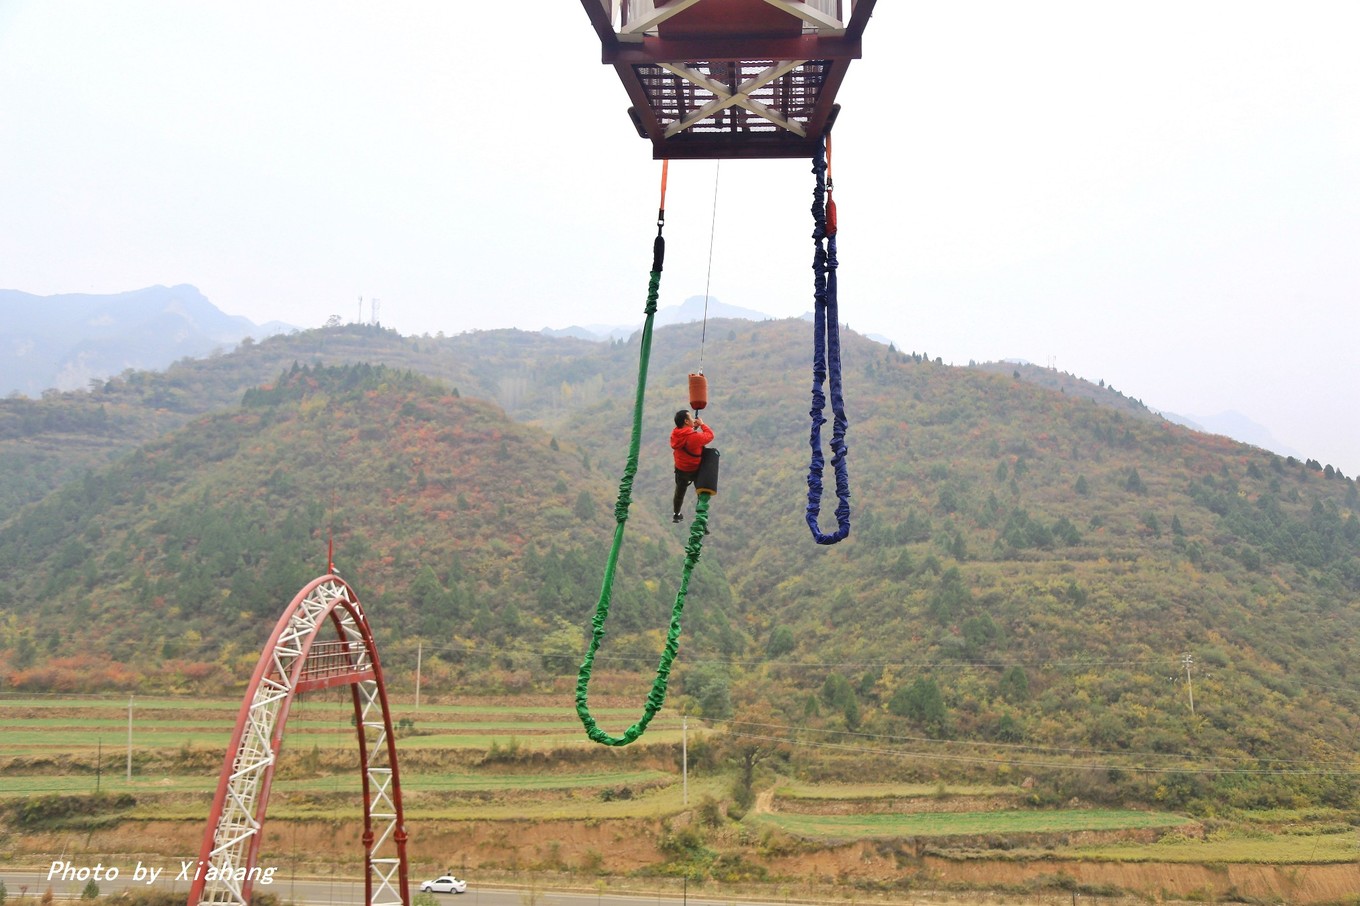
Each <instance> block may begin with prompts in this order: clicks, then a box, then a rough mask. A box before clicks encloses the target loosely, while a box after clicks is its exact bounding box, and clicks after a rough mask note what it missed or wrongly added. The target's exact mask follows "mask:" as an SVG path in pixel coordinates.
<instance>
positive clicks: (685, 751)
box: [680, 716, 689, 805]
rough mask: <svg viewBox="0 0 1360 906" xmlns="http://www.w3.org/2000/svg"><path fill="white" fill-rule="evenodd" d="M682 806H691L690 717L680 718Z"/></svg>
mask: <svg viewBox="0 0 1360 906" xmlns="http://www.w3.org/2000/svg"><path fill="white" fill-rule="evenodd" d="M680 776H681V778H682V779H681V783H680V789H681V790H682V793H681V804H682V805H689V717H688V716H685V717H681V718H680Z"/></svg>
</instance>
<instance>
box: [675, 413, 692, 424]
mask: <svg viewBox="0 0 1360 906" xmlns="http://www.w3.org/2000/svg"><path fill="white" fill-rule="evenodd" d="M688 423H689V410H688V409H680V410H677V411H676V413H675V427H677V428H683V427H685V425H687V424H688Z"/></svg>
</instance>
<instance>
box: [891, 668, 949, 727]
mask: <svg viewBox="0 0 1360 906" xmlns="http://www.w3.org/2000/svg"><path fill="white" fill-rule="evenodd" d="M888 710H889V711H890V712H891V713H893V714H896V715H897V716H898V717H905V718H907V719H908V720H910V721H912V722H913V723H915V724H917V725H919V726H921V727H924V728H925V730H926V732H928V733H929V734H930V735H931V736H935V737H940V736H943V735H944V724H945V718H946V716H947V713H946V711H945V706H944V695H942V694H941V693H940V687H939V684H937V683H936V682H935V680H933V679H927V678H925V677H922V676H918V677H917V678H916V679H915V680H913V681H912V683H911V685H909V686H899V687H898V688H897V691H896V692H894V693H893V696H892V698H891V699H889V700H888Z"/></svg>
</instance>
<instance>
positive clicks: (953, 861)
mask: <svg viewBox="0 0 1360 906" xmlns="http://www.w3.org/2000/svg"><path fill="white" fill-rule="evenodd" d="M239 708H240V703H239V701H231V700H227V699H221V700H203V699H198V698H191V697H184V698H177V697H166V696H160V697H147V698H145V699H142V698H136V697H134V698H133V699H132V702H131V713H132V723H131V726H132V730H131V755H132V759H131V761H132V771H131V776H130V777H129V776H128V771H127V765H128V751H129V746H128V740H129V735H128V734H129V729H128V728H129V721H128V715H129V701H128V699H127V698H119V697H105V698H100V697H76V696H71V697H59V696H26V697H16V696H9V697H0V734H3V737H4V740H5V746H4V749H3V751H0V821H3V820H5V819H3V817H2V816H3V815H4V814H6V810H8V813H9V814H10V815H14V814H17V812H16V811H14V810H15V809H17V808H19V807H20V806H21V805H23V804H25V803H29V802H32V801H34V800H35V799H39V800H40V799H41V798H42V797H54V798H58V799H70V800H82V801H85V800H90V797H91V794H93V793H95V792H96V791H97V792H98V793H100V794H103V795H105V797H106V798H105V800H101V801H105V802H107V803H111V804H106V805H104V806H101V808H105V812H104V813H102V814H100V815H98V816H96V819H95V820H94V823H92V824H90V825H88V827H89V828H93V829H94V830H93V831H90V832H87V837H88V841H89V842H88V845H89V846H91V847H99V846H105V847H111V846H118V845H121V844H119V843H117V842H107V841H117V840H120V839H125V838H126V833H125V831H118V830H116V828H117V827H118V825H119V823H120V822H121V823H124V824H126V823H127V822H133V824H134V826H139V827H140V828H142V831H141V832H139V833H140V834H141V835H144V837H145V839H146V840H151V839H162V840H163V841H165V842H163V843H161V844H159V845H160V846H161V848H162V851H163V852H164V853H165V855H166V856H167V857H168V856H170V855H172V854H178V853H183V852H185V851H188V849H187V848H189V847H192V846H193V845H194V844H193V843H192V841H193V840H194V839H195V838H196V836H197V835H199V834H201V822H202V820H203V818H204V817H205V812H206V803H207V801H208V800H209V799H210V797H211V795H212V792H213V790H214V789H215V787H216V783H217V775H218V771H219V770H220V767H221V763H222V758H223V755H224V753H225V749H226V747H227V745H228V744H229V741H230V737H231V734H232V730H233V727H234V722H235V719H236V714H237V712H238V710H239ZM593 710H594V712H595V714H596V716H597V717H598V718H599V719H600V721H601V723H602V725H606V726H611V727H618V728H621V727H623V726H626V725H627V724H628V723H630V722H631V721H632V720H634V719H636V716H637V713H636V707H635V706H633V705H630V706H628V707H616V706H614V705H613V704H612V703H609V704H604V705H597V706H595V707H594V708H593ZM350 714H351V709H350V707H349V702H348V700H347V699H345V698H341V697H340V696H338V695H335V694H334V693H331V694H329V695H328V697H326V698H324V699H319V700H310V701H308V700H300V701H298V702H296V703H294V706H293V708H292V710H291V712H290V715H289V720H288V723H287V728H286V729H287V732H286V737H285V747H284V754H283V757H282V758H281V759H280V762H279V768H278V771H277V774H276V779H275V782H274V786H273V795H272V796H271V802H270V805H269V817H270V819H271V821H274V822H278V823H275V824H272V825H271V839H272V840H274V841H275V842H276V844H277V842H278V841H280V840H282V839H284V835H285V834H286V835H287V838H288V839H289V840H291V841H293V842H292V844H291V845H293V846H295V847H298V848H299V849H295V850H294V852H293V853H292V854H290V858H292V859H295V860H300V861H303V862H307V861H311V862H313V863H314V864H315V865H319V866H323V867H324V866H330V867H329V869H328V870H330V871H335V870H336V868H335V866H336V865H337V864H340V863H336V862H335V861H334V860H335V858H336V855H335V853H334V852H333V850H334V847H335V839H336V838H335V835H336V833H337V829H338V828H343V827H347V826H348V825H349V824H351V823H352V822H354V821H355V819H356V818H357V816H358V813H359V810H358V807H357V804H356V803H357V799H358V796H359V795H360V779H359V776H358V772H357V770H355V766H354V758H353V750H354V746H355V743H354V735H353V734H354V731H353V728H352V727H351V726H350V723H349V721H350ZM393 720H394V722H395V723H396V724H397V727H398V729H397V740H398V751H399V753H400V757H401V783H402V790H403V798H404V805H405V812H406V815H407V820H408V824H410V825H411V826H412V827H413V828H416V829H418V834H417V836H418V838H419V839H420V840H421V841H422V844H421V846H420V847H417V849H416V850H415V851H414V852H413V857H414V858H417V859H427V860H428V859H437V858H443V857H442V856H436V855H435V854H437V853H447V854H450V855H448V856H447V858H452V857H453V856H452V854H455V853H456V854H458V858H459V860H460V862H459V864H466V865H468V866H470V867H474V868H476V869H478V870H480V871H482V872H483V873H484V874H485V875H487V876H490V875H491V874H492V873H494V872H501V873H502V874H507V873H508V876H513V875H514V874H515V873H516V872H520V871H523V870H524V869H525V867H526V866H529V867H534V866H537V867H536V868H534V870H546V869H549V868H551V869H553V870H556V871H568V873H572V872H575V871H579V870H581V869H580V868H579V867H578V868H572V866H585V868H586V869H587V873H588V874H599V873H602V872H603V873H615V874H618V873H623V874H627V873H629V872H637V871H646V872H651V871H656V870H658V869H662V868H663V867H664V866H665V865H667V864H671V863H673V862H674V861H675V860H676V859H677V858H684V859H693V858H695V855H694V853H697V852H702V851H708V848H709V847H711V848H712V851H713V852H715V853H717V852H724V851H727V852H731V853H736V852H738V851H742V848H743V847H747V846H749V845H750V842H749V841H753V840H760V841H763V842H762V844H761V846H762V847H763V848H764V849H765V850H767V851H768V852H770V853H771V854H772V855H770V856H769V862H770V867H769V870H770V871H776V870H777V871H779V872H790V871H802V870H803V868H801V867H800V866H804V865H805V866H807V870H808V871H815V872H821V873H823V874H825V873H827V872H830V873H832V874H837V873H844V872H847V871H859V870H860V869H859V868H855V867H853V866H865V867H866V868H865V870H866V871H867V870H869V868H871V867H872V866H874V865H877V864H878V863H880V862H881V863H882V865H879V867H877V868H874V869H873V870H874V871H877V872H878V873H879V874H880V875H882V876H883V877H884V878H887V877H891V876H893V875H894V873H895V872H896V873H897V874H898V875H900V873H901V871H902V870H904V869H902V868H901V866H902V865H908V866H910V865H916V866H917V868H915V869H912V870H913V871H924V872H926V873H927V875H928V876H930V877H938V878H956V879H957V880H955V881H951V882H950V883H958V884H963V885H965V886H967V885H970V884H971V885H979V886H982V887H985V886H987V883H988V882H985V881H980V880H970V878H972V875H971V874H969V872H975V871H976V870H977V869H978V866H979V865H990V866H992V867H993V869H994V871H993V873H992V875H990V876H989V877H997V878H1001V877H1008V876H1012V875H1013V876H1014V877H1015V878H1017V879H1020V880H1016V881H1014V882H1013V883H1016V884H1021V883H1023V884H1049V883H1052V878H1053V877H1055V876H1057V875H1061V874H1062V873H1063V872H1067V871H1075V870H1076V869H1075V868H1073V866H1084V867H1083V868H1082V869H1081V870H1082V871H1083V872H1088V873H1091V878H1092V880H1089V881H1085V882H1082V883H1083V884H1085V885H1087V886H1088V887H1090V889H1091V890H1100V889H1104V888H1110V889H1115V888H1120V889H1129V890H1133V889H1141V888H1140V886H1139V885H1142V884H1143V883H1144V881H1141V880H1137V878H1136V875H1137V870H1136V866H1140V865H1141V866H1146V868H1145V869H1144V871H1145V872H1146V873H1148V877H1155V876H1158V873H1159V872H1161V873H1164V872H1165V871H1167V870H1168V869H1167V866H1171V865H1184V866H1187V869H1186V870H1187V871H1189V870H1190V868H1189V867H1191V866H1195V867H1199V866H1206V865H1230V864H1239V865H1243V866H1249V865H1256V866H1262V868H1261V869H1260V870H1261V871H1263V872H1268V871H1284V870H1285V867H1288V866H1293V868H1292V869H1289V870H1291V871H1294V872H1296V873H1297V872H1304V873H1308V872H1310V871H1312V870H1313V868H1311V867H1315V868H1316V869H1317V870H1319V871H1321V870H1323V869H1324V868H1325V869H1326V871H1328V872H1332V873H1333V874H1334V873H1335V871H1338V870H1345V866H1346V865H1350V866H1352V867H1355V866H1356V863H1357V860H1358V857H1360V847H1358V846H1357V840H1356V837H1355V833H1354V829H1353V827H1352V826H1351V824H1350V823H1349V822H1348V818H1347V816H1345V815H1342V814H1339V813H1323V812H1312V813H1309V814H1306V815H1304V814H1297V815H1296V814H1290V813H1273V814H1265V813H1263V814H1261V815H1258V816H1255V817H1254V818H1253V817H1252V816H1239V818H1238V819H1236V820H1235V821H1233V822H1224V821H1219V822H1215V823H1214V824H1213V825H1212V826H1206V825H1203V824H1201V823H1199V822H1196V821H1194V820H1192V819H1190V818H1188V817H1187V816H1185V815H1180V814H1175V813H1171V812H1158V811H1145V810H1138V809H1122V808H1099V807H1092V806H1089V805H1077V804H1073V805H1072V806H1070V807H1066V808H1035V807H1033V804H1032V803H1031V802H1029V801H1028V800H1027V797H1026V795H1025V791H1024V790H1022V789H1021V788H1020V787H1019V786H1018V785H1004V784H982V783H979V784H963V783H950V784H945V783H939V782H936V783H906V782H891V781H886V780H885V781H882V782H811V781H809V780H806V779H796V778H788V777H785V778H777V779H776V780H775V782H774V783H773V785H772V786H767V787H766V788H765V790H764V792H763V793H761V795H759V796H758V797H757V799H756V801H755V802H754V803H753V804H752V805H751V807H750V808H749V809H746V810H744V813H738V814H737V815H736V817H737V818H739V820H738V821H737V822H735V823H733V822H731V821H727V822H722V821H714V819H712V818H711V817H702V816H712V815H713V814H714V813H715V812H714V810H715V809H719V808H722V807H723V806H720V805H718V804H719V803H725V802H729V801H730V799H731V791H732V785H733V780H734V775H733V774H732V772H731V771H730V769H727V768H725V767H722V766H721V765H720V764H719V765H715V763H714V762H713V760H712V758H711V756H710V758H709V760H708V761H707V762H706V763H705V764H703V765H702V766H701V765H699V764H692V765H691V768H690V771H689V772H688V775H687V776H683V775H682V773H681V770H680V764H679V751H680V745H679V744H680V741H681V726H680V723H681V718H680V716H679V715H678V714H676V713H674V712H666V711H663V712H662V713H661V714H660V715H659V716H658V718H657V720H656V721H655V722H654V723H653V726H652V728H651V729H650V730H649V732H648V735H647V737H646V743H647V744H646V745H638V746H634V747H630V748H628V749H626V750H616V749H609V748H606V747H600V746H596V745H594V744H593V743H590V742H589V741H588V740H586V739H585V736H584V733H583V732H582V730H581V727H580V724H579V722H578V721H577V719H576V715H575V713H574V711H573V710H571V708H570V701H569V699H567V698H566V697H565V696H563V697H560V698H554V699H549V698H546V697H536V698H531V697H525V698H523V699H487V700H481V701H472V702H460V703H458V704H449V703H439V702H435V703H422V705H421V707H420V708H419V710H417V709H415V708H414V707H413V706H411V707H402V706H400V705H395V706H394V709H393ZM687 735H688V743H689V745H690V747H691V749H690V752H691V755H692V756H693V755H694V752H695V750H696V749H697V748H702V746H703V745H704V744H705V738H706V737H707V738H708V740H709V741H710V742H711V741H712V739H714V738H715V733H714V731H713V730H710V729H708V728H706V727H704V726H702V724H700V723H699V722H697V721H690V723H689V727H688V733H687ZM123 794H126V796H124V795H123ZM686 815H690V816H701V820H702V821H703V822H705V823H706V824H711V825H712V827H714V828H715V830H713V831H711V832H708V839H707V842H706V843H705V844H704V848H702V849H700V850H690V849H688V847H690V846H694V845H697V840H698V838H697V837H696V838H695V840H694V841H693V842H686V843H683V844H678V843H677V842H676V841H680V840H689V839H690V838H689V837H685V836H684V834H685V833H687V832H686V831H683V830H682V829H683V828H685V827H686V826H689V822H690V821H691V820H692V818H686V817H683V816H686ZM78 826H79V827H84V826H85V825H79V824H77V825H66V824H62V823H61V822H60V821H58V822H56V823H55V824H52V825H50V826H45V825H42V824H41V823H39V824H38V825H35V827H34V828H33V829H32V830H20V831H19V833H18V835H15V834H14V833H13V831H14V830H15V829H14V828H13V827H10V828H8V829H7V828H5V827H3V826H0V850H3V854H4V855H5V856H7V857H9V858H10V859H11V860H12V861H20V862H21V861H24V860H25V859H30V860H36V861H37V862H41V858H42V854H44V853H45V852H46V850H45V849H44V847H48V846H54V847H60V846H64V845H66V844H65V843H64V842H62V841H65V840H68V839H69V833H68V831H67V830H66V829H68V828H75V827H78ZM103 828H109V830H107V831H106V830H103ZM721 828H725V829H721ZM285 829H286V830H285ZM6 830H8V831H9V834H10V836H9V837H8V838H6V836H5V834H6ZM106 835H109V836H106ZM6 839H8V840H9V842H8V844H7V843H6V842H5V841H6ZM16 840H21V842H20V843H19V844H18V845H17V847H16ZM298 840H301V841H303V842H301V843H298V842H296V841H298ZM999 840H1005V841H1007V842H1006V843H1005V844H1004V846H1001V847H1000V848H999V849H998V848H995V847H996V846H997V841H999ZM308 841H311V842H308ZM566 841H574V842H570V843H569V842H566ZM743 841H746V842H743ZM779 841H784V842H779ZM795 841H796V842H795ZM573 846H574V847H575V848H576V849H579V850H580V851H579V852H575V851H574V849H573ZM6 847H8V848H6ZM308 847H311V848H312V850H311V852H310V855H307V854H305V853H306V851H307V848H308ZM904 847H905V849H904ZM913 847H914V850H913ZM784 850H787V851H788V852H789V853H790V855H789V856H787V857H780V856H778V853H779V852H781V851H784ZM909 852H914V853H915V855H904V853H909ZM894 853H896V855H894ZM922 853H925V854H926V855H925V856H922V855H921V854H922ZM814 854H816V855H814ZM723 858H736V859H748V858H752V857H751V856H749V855H742V856H737V855H729V856H724V857H723ZM781 858H783V859H784V861H783V862H781V861H780V859H781ZM904 859H905V861H903V860H904ZM837 860H839V861H837ZM437 864H438V863H437V862H431V865H437ZM836 865H839V866H840V867H832V866H836ZM894 865H897V866H898V867H897V868H894V867H893V866H894ZM1101 865H1105V866H1109V868H1108V869H1100V870H1097V869H1096V868H1092V867H1091V866H1101ZM1025 866H1029V867H1028V868H1026V867H1025ZM1043 866H1047V868H1046V869H1045V871H1046V872H1047V873H1046V874H1045V873H1044V872H1039V873H1038V874H1035V873H1034V872H1036V871H1038V868H1039V867H1043ZM1282 866H1283V867H1282ZM1116 868H1118V872H1116V870H1115V869H1116ZM683 870H684V871H692V870H694V869H693V868H686V869H683ZM1026 872H1029V874H1026ZM1055 872H1057V875H1055ZM1101 872H1106V873H1105V874H1101ZM1119 872H1122V873H1123V874H1120V873H1119ZM1131 872H1132V873H1133V874H1130V873H1131ZM1064 876H1065V875H1064ZM1106 877H1109V878H1120V879H1122V880H1114V881H1111V880H1103V881H1102V880H1096V879H1097V878H1106ZM1196 877H1198V875H1196ZM1262 877H1263V879H1260V880H1257V881H1253V882H1251V883H1252V884H1259V885H1260V887H1261V889H1263V890H1265V889H1272V888H1271V885H1272V884H1274V883H1276V882H1275V881H1272V880H1270V879H1269V877H1266V876H1264V875H1263V876H1262ZM1026 878H1028V879H1029V880H1025V879H1026ZM1034 878H1039V880H1034ZM1044 878H1048V879H1049V880H1043V879H1044ZM1345 878H1347V879H1348V878H1349V875H1345ZM866 883H867V882H866ZM873 883H886V882H885V881H883V880H881V879H880V880H879V881H874V882H873ZM1063 883H1069V882H1068V881H1065V882H1063ZM1187 883H1189V882H1187ZM1196 883H1198V882H1196ZM1206 883H1208V884H1209V886H1210V887H1212V886H1213V884H1215V883H1217V881H1214V880H1213V878H1212V877H1211V878H1210V881H1209V882H1206ZM1329 883H1342V884H1344V883H1349V880H1343V881H1340V882H1329ZM1102 885H1103V887H1102ZM1243 885H1247V886H1250V885H1248V884H1247V882H1243V881H1234V882H1233V884H1232V885H1231V886H1234V887H1237V888H1238V889H1239V890H1245V889H1247V886H1243ZM1225 889H1226V888H1225ZM1300 901H1301V902H1302V901H1303V900H1300Z"/></svg>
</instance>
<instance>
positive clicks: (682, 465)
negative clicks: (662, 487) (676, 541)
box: [671, 409, 713, 522]
mask: <svg viewBox="0 0 1360 906" xmlns="http://www.w3.org/2000/svg"><path fill="white" fill-rule="evenodd" d="M712 442H713V429H712V428H710V427H709V426H708V425H705V424H704V420H703V419H702V418H699V417H697V416H692V415H690V414H689V410H688V409H681V410H680V411H679V412H676V413H675V430H674V431H672V432H671V451H672V452H673V453H674V454H675V503H674V506H672V508H671V509H672V510H674V515H673V516H671V522H679V521H680V520H681V518H682V517H681V515H680V508H681V507H682V506H684V505H685V490H686V489H687V488H689V486H690V485H692V484H693V483H694V479H695V478H697V477H698V475H699V461H700V460H701V459H702V458H703V455H704V447H706V446H708V445H709V444H710V443H712Z"/></svg>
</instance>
